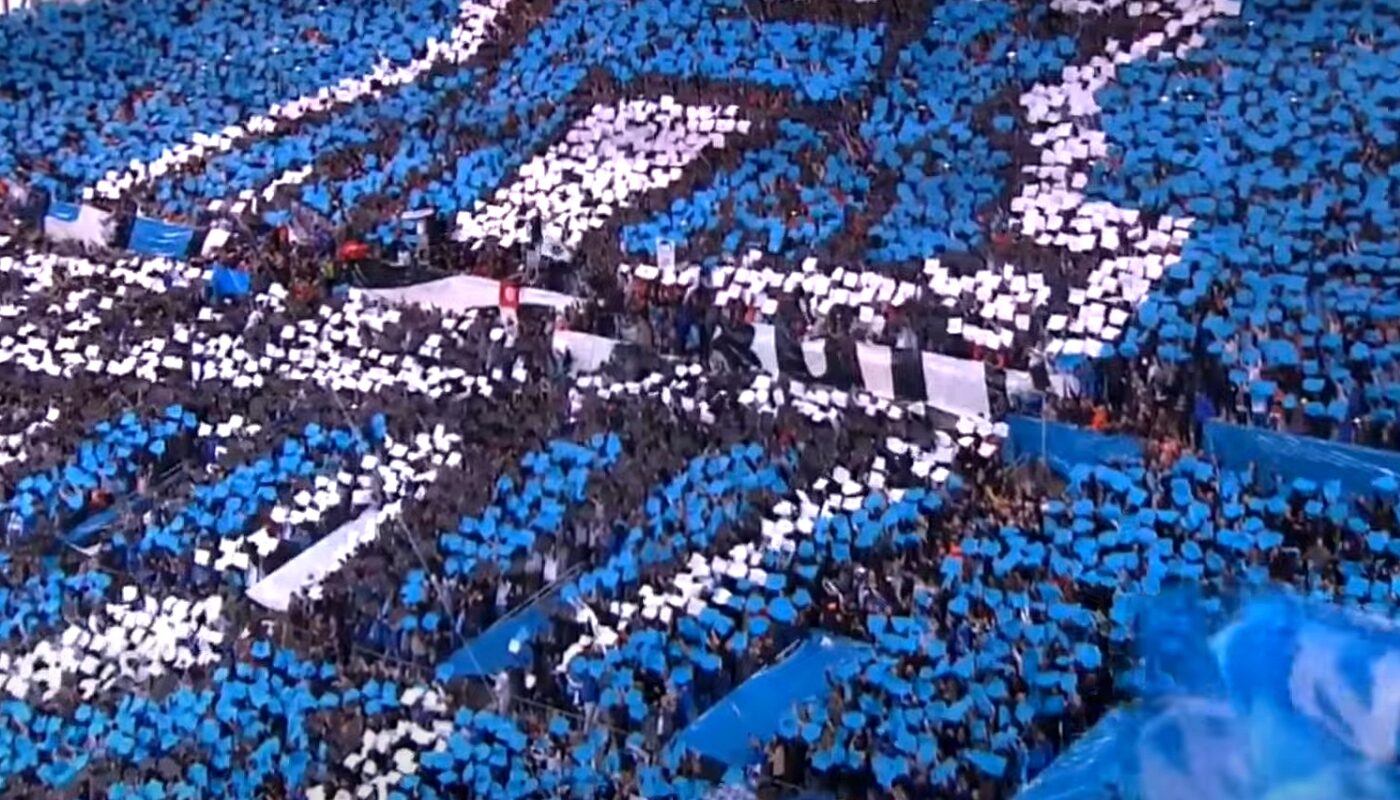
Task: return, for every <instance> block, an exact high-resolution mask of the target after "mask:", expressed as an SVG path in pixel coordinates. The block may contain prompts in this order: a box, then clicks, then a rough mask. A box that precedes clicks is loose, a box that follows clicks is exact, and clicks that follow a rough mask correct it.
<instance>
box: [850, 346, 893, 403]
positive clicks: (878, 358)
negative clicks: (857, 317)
mask: <svg viewBox="0 0 1400 800" xmlns="http://www.w3.org/2000/svg"><path fill="white" fill-rule="evenodd" d="M856 361H857V362H858V363H859V364H860V376H861V380H862V381H863V382H864V383H865V390H866V391H868V392H870V393H871V394H873V395H875V396H877V397H885V398H889V399H894V396H895V394H894V351H892V350H890V348H888V347H885V346H883V345H878V344H869V343H868V342H856Z"/></svg>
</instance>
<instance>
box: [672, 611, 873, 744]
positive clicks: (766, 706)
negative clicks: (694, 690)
mask: <svg viewBox="0 0 1400 800" xmlns="http://www.w3.org/2000/svg"><path fill="white" fill-rule="evenodd" d="M869 652H870V646H869V645H865V644H861V643H859V642H853V641H851V640H849V639H843V638H839V637H836V636H832V635H831V634H827V633H822V632H817V633H815V634H813V635H812V636H811V638H809V639H808V640H807V641H806V642H803V644H802V646H801V647H799V648H798V649H797V650H796V651H795V652H794V653H793V654H792V655H790V656H788V657H787V658H785V659H783V660H782V661H781V662H780V663H778V664H776V665H774V666H772V667H769V668H768V669H766V670H764V671H762V672H760V673H758V674H757V675H755V676H753V677H752V678H749V679H748V680H747V681H744V683H743V684H742V685H740V686H739V688H737V689H735V690H734V691H732V692H730V693H729V696H727V697H725V698H724V699H723V700H721V701H720V702H718V703H716V704H715V705H714V706H713V707H712V708H711V709H710V710H709V711H706V712H705V713H704V714H702V715H701V716H700V718H699V719H697V720H695V722H694V723H693V724H691V725H690V726H689V727H687V728H686V729H685V730H684V731H681V733H680V735H679V742H680V744H681V745H683V746H684V747H685V748H686V749H688V750H694V751H695V752H697V753H699V754H701V755H702V756H705V757H707V758H713V759H715V760H716V761H719V762H721V763H723V764H725V765H726V766H743V765H746V764H748V763H749V761H751V760H752V758H753V756H754V753H753V751H752V749H751V748H750V746H749V741H750V739H751V738H753V737H757V738H758V739H759V741H765V742H766V741H768V740H770V739H772V738H773V737H774V736H775V735H777V733H778V726H779V723H780V722H781V721H782V718H783V715H784V714H786V713H787V712H788V711H789V710H791V709H792V707H793V706H795V705H797V704H799V703H802V702H804V701H806V700H811V699H814V698H818V697H821V696H822V695H823V693H824V692H825V690H826V688H827V677H826V673H827V670H829V669H831V668H833V667H836V666H837V665H839V664H842V663H847V662H852V661H857V660H859V659H860V658H861V657H862V656H864V655H866V654H867V653H869Z"/></svg>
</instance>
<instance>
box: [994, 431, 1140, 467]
mask: <svg viewBox="0 0 1400 800" xmlns="http://www.w3.org/2000/svg"><path fill="white" fill-rule="evenodd" d="M1006 424H1007V426H1008V427H1009V428H1010V431H1009V433H1008V436H1007V440H1006V444H1005V446H1004V447H1003V448H1002V453H1003V454H1004V455H1005V457H1006V458H1007V459H1008V460H1010V461H1013V462H1016V461H1029V460H1035V459H1039V458H1040V457H1041V455H1042V451H1043V453H1044V456H1045V458H1046V460H1047V461H1048V462H1049V464H1050V467H1051V468H1052V469H1054V470H1055V471H1056V472H1058V473H1060V474H1061V475H1066V476H1067V475H1069V473H1070V470H1072V469H1073V468H1074V466H1075V465H1076V464H1098V463H1103V462H1107V461H1115V460H1120V459H1138V458H1142V454H1143V450H1142V442H1140V441H1138V440H1137V439H1135V438H1133V437H1131V436H1111V435H1109V434H1104V433H1096V432H1095V431H1091V430H1088V429H1086V428H1077V427H1075V426H1073V425H1066V424H1064V423H1062V422H1042V421H1041V420H1039V419H1035V418H1032V417H1008V418H1007V420H1006Z"/></svg>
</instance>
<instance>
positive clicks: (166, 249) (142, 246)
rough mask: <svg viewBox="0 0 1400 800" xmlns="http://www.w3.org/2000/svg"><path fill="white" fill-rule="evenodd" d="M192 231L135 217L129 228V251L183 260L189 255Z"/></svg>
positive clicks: (158, 221)
mask: <svg viewBox="0 0 1400 800" xmlns="http://www.w3.org/2000/svg"><path fill="white" fill-rule="evenodd" d="M193 240H194V229H193V228H186V227H184V226H181V225H171V224H169V223H167V222H161V221H160V220H157V219H149V218H147V217H137V218H136V224H135V225H133V226H132V228H131V242H130V243H129V244H128V245H127V247H128V248H130V249H131V250H133V251H135V252H137V253H140V254H142V255H147V256H164V257H165V258H184V257H186V256H187V255H189V251H190V242H191V241H193Z"/></svg>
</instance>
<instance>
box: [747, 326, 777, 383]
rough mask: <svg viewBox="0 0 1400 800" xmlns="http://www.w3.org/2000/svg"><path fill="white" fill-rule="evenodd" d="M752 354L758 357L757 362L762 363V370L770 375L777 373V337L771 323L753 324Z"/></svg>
mask: <svg viewBox="0 0 1400 800" xmlns="http://www.w3.org/2000/svg"><path fill="white" fill-rule="evenodd" d="M752 350H753V354H754V355H755V356H757V357H758V363H759V364H760V365H762V367H763V371H764V372H767V373H768V374H770V375H777V374H778V373H779V369H778V337H777V331H775V330H773V326H772V325H765V324H762V323H758V324H755V325H754V326H753V347H752Z"/></svg>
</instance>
